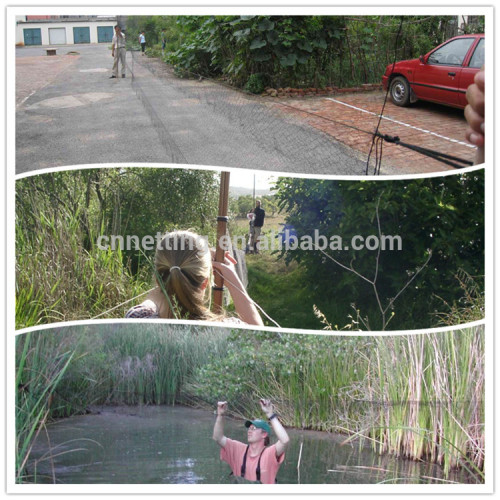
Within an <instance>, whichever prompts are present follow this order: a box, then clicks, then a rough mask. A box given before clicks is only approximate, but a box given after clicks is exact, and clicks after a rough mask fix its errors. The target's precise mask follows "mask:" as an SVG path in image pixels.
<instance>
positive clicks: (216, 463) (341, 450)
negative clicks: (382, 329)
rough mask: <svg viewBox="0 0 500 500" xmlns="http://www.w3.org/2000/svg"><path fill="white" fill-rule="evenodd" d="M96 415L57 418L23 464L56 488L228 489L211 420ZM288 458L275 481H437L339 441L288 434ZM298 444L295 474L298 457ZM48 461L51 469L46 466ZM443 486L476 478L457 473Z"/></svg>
mask: <svg viewBox="0 0 500 500" xmlns="http://www.w3.org/2000/svg"><path fill="white" fill-rule="evenodd" d="M99 410H100V413H98V414H91V415H83V416H75V417H71V418H68V419H62V420H60V421H58V422H56V423H54V424H51V425H50V426H49V439H50V444H51V447H52V450H53V451H52V455H53V458H52V460H49V459H48V456H49V454H48V453H47V450H48V449H49V445H48V441H47V437H46V436H44V435H43V434H41V435H40V437H39V439H38V440H37V442H36V443H35V446H34V448H33V454H32V458H33V459H34V460H33V459H32V460H31V461H30V463H29V466H28V471H29V473H30V474H31V475H35V474H36V478H37V481H38V482H52V480H53V472H54V474H55V478H56V480H57V482H59V483H66V484H77V483H144V484H154V483H168V484H189V483H210V484H220V483H231V482H234V478H232V477H231V476H230V475H229V473H230V470H229V468H228V466H227V465H226V464H225V463H222V462H221V461H220V460H219V458H218V457H219V449H218V446H217V444H216V443H215V442H214V441H213V440H212V430H213V425H214V421H215V415H214V414H213V413H211V412H209V411H203V410H195V409H192V408H186V407H180V406H176V407H167V406H152V407H150V406H147V407H144V406H143V407H104V408H100V409H99ZM225 433H226V435H227V436H229V437H232V438H234V439H239V440H241V441H245V439H246V429H245V428H244V426H243V422H242V421H237V420H232V419H226V427H225ZM289 435H290V438H291V443H290V447H289V449H288V451H287V454H286V459H285V462H284V464H283V465H282V467H281V469H280V472H279V474H278V482H279V483H289V484H295V483H303V484H315V483H316V484H321V483H334V484H335V483H337V484H359V483H380V482H387V483H399V484H401V483H441V482H443V481H442V480H441V479H440V478H442V469H441V467H439V466H436V465H432V464H427V463H419V462H413V461H409V460H401V459H397V458H395V457H387V456H385V457H381V456H379V455H376V454H375V453H373V452H372V451H371V450H370V449H367V448H366V447H365V448H360V447H359V445H357V444H353V445H344V446H341V445H340V443H341V442H342V441H343V440H344V437H342V436H337V435H333V434H326V433H320V432H312V431H299V430H293V429H289ZM301 445H302V456H301V461H300V468H298V467H297V465H298V457H299V452H300V447H301ZM51 462H52V464H51ZM448 481H454V482H460V483H470V482H475V481H474V478H472V477H470V476H468V475H467V474H466V473H465V472H464V471H462V472H455V473H454V474H453V475H452V476H451V477H449V478H448Z"/></svg>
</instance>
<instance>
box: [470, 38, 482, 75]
mask: <svg viewBox="0 0 500 500" xmlns="http://www.w3.org/2000/svg"><path fill="white" fill-rule="evenodd" d="M483 64H484V38H481V40H479V43H478V44H477V47H476V48H475V49H474V54H472V57H471V60H470V63H469V67H470V68H482V67H483Z"/></svg>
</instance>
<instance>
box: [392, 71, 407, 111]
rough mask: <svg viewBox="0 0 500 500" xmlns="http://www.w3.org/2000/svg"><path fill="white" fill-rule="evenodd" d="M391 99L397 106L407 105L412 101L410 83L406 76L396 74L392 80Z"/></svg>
mask: <svg viewBox="0 0 500 500" xmlns="http://www.w3.org/2000/svg"><path fill="white" fill-rule="evenodd" d="M391 101H392V102H393V103H394V104H395V105H396V106H407V105H408V104H409V103H410V84H409V83H408V80H407V79H406V78H405V77H404V76H396V77H394V78H393V80H392V82H391Z"/></svg>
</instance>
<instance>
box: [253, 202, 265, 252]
mask: <svg viewBox="0 0 500 500" xmlns="http://www.w3.org/2000/svg"><path fill="white" fill-rule="evenodd" d="M252 213H253V214H254V215H255V218H254V220H253V251H254V253H259V247H258V243H259V238H260V233H261V231H262V226H263V225H264V218H265V216H266V212H265V211H264V209H263V208H261V206H260V200H257V201H256V202H255V208H254V209H253V210H252Z"/></svg>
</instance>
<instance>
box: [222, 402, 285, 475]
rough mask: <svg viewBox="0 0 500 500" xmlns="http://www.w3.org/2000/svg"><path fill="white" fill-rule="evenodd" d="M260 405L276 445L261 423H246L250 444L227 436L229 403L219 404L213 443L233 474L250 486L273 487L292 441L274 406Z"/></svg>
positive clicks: (261, 403)
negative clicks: (264, 485)
mask: <svg viewBox="0 0 500 500" xmlns="http://www.w3.org/2000/svg"><path fill="white" fill-rule="evenodd" d="M259 403H260V407H261V408H262V411H263V412H264V413H265V415H266V416H267V418H268V420H269V422H270V424H271V426H272V430H273V431H274V433H275V434H276V436H277V438H278V441H277V442H276V443H275V444H273V445H270V439H269V436H270V434H271V427H270V426H269V424H268V423H267V422H266V421H265V420H261V419H256V420H247V421H246V422H245V427H246V428H247V429H248V432H247V443H248V444H245V443H242V442H241V441H235V440H233V439H229V438H228V437H226V436H224V415H225V413H226V411H227V402H226V401H220V402H219V403H217V419H216V421H215V426H214V434H213V439H214V440H215V441H217V443H218V444H219V446H220V447H221V450H220V458H221V460H223V461H224V462H226V463H228V464H229V466H230V467H231V470H232V474H234V475H235V476H237V477H242V478H244V479H246V480H248V481H251V482H257V483H263V484H274V483H275V482H276V474H277V473H278V469H279V468H280V465H281V464H282V463H283V461H284V460H285V450H286V448H287V446H288V442H289V441H290V438H289V437H288V434H287V432H286V430H285V428H284V427H283V426H282V425H281V423H280V421H279V420H278V416H277V415H276V413H274V410H273V405H272V403H271V402H270V401H269V400H268V399H261V400H260V401H259Z"/></svg>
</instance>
